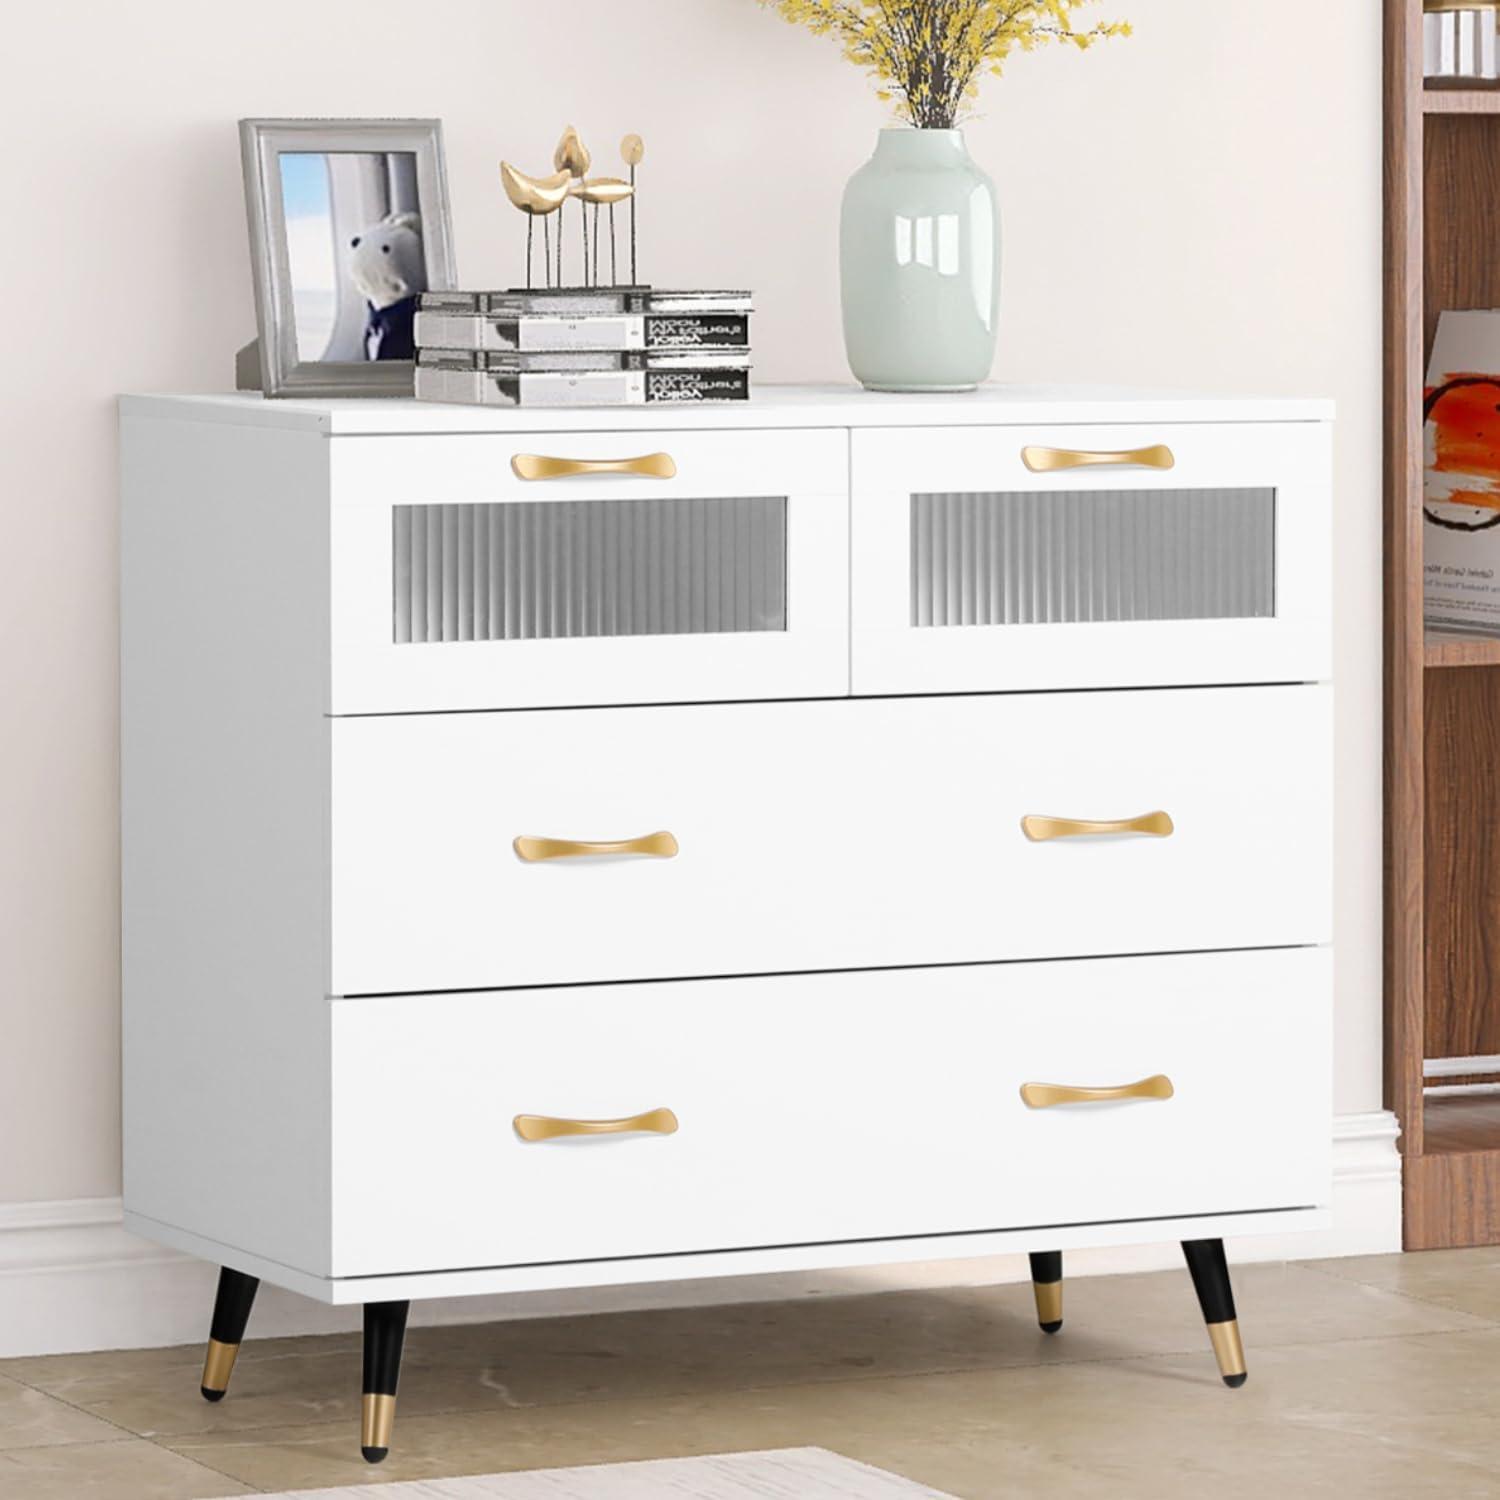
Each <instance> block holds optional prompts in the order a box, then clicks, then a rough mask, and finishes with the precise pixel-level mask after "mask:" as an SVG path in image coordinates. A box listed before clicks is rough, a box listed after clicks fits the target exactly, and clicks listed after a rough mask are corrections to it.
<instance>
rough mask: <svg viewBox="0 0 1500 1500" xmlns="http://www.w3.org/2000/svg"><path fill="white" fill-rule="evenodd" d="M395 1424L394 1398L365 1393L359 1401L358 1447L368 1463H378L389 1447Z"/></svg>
mask: <svg viewBox="0 0 1500 1500" xmlns="http://www.w3.org/2000/svg"><path fill="white" fill-rule="evenodd" d="M395 1426H396V1398H395V1397H394V1396H371V1395H367V1396H366V1397H365V1398H364V1400H363V1401H362V1402H361V1403H360V1423H359V1449H360V1452H361V1453H363V1454H364V1456H365V1459H366V1461H367V1462H368V1463H372V1464H378V1463H379V1462H380V1460H381V1459H383V1458H384V1457H385V1456H386V1454H387V1453H389V1452H390V1449H391V1432H392V1431H393V1429H394V1428H395Z"/></svg>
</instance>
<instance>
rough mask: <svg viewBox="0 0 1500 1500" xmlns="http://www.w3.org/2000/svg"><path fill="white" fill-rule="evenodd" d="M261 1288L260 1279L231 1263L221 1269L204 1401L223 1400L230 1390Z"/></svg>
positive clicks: (206, 1368)
mask: <svg viewBox="0 0 1500 1500" xmlns="http://www.w3.org/2000/svg"><path fill="white" fill-rule="evenodd" d="M259 1289H260V1281H259V1279H258V1278H256V1277H254V1276H245V1275H243V1274H242V1273H240V1272H239V1271H231V1270H230V1269H229V1267H228V1266H225V1267H224V1268H223V1269H222V1270H221V1271H220V1272H219V1290H218V1294H217V1295H216V1296H215V1297H214V1320H213V1322H212V1323H211V1324H210V1325H209V1330H208V1354H207V1355H206V1356H205V1358H204V1361H203V1383H202V1385H201V1386H199V1389H200V1390H201V1391H202V1392H203V1399H204V1400H205V1401H222V1400H223V1399H224V1392H225V1391H227V1390H228V1389H229V1376H230V1374H231V1372H232V1371H233V1370H234V1361H235V1356H236V1355H238V1354H239V1352H240V1344H241V1342H242V1341H243V1340H244V1337H245V1325H246V1324H247V1323H248V1322H249V1321H250V1309H251V1308H252V1307H253V1306H254V1305H255V1294H256V1292H257V1291H258V1290H259Z"/></svg>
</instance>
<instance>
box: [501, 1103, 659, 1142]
mask: <svg viewBox="0 0 1500 1500" xmlns="http://www.w3.org/2000/svg"><path fill="white" fill-rule="evenodd" d="M515 1127H516V1134H517V1135H518V1136H520V1137H521V1139H522V1140H523V1141H550V1140H555V1139H556V1138H557V1137H558V1136H562V1135H630V1134H632V1133H633V1132H637V1131H639V1132H643V1133H645V1134H647V1135H675V1134H676V1133H677V1116H676V1115H674V1114H673V1113H672V1111H671V1110H670V1109H648V1110H647V1111H646V1113H645V1114H643V1115H629V1116H627V1117H626V1118H625V1119H623V1120H560V1119H555V1118H554V1117H553V1116H551V1115H517V1116H516V1118H515Z"/></svg>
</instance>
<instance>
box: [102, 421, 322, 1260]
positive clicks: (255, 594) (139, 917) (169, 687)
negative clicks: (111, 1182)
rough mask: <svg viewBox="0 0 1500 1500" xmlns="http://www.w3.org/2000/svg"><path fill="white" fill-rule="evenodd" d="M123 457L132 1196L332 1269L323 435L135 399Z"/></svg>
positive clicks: (136, 1208) (261, 1250)
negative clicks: (171, 411) (142, 407)
mask: <svg viewBox="0 0 1500 1500" xmlns="http://www.w3.org/2000/svg"><path fill="white" fill-rule="evenodd" d="M121 462H122V486H121V507H122V516H121V533H122V540H121V548H122V552H121V663H120V670H121V822H122V826H121V837H122V849H123V853H122V872H121V873H122V883H123V897H122V903H123V904H122V958H123V971H124V972H123V1067H124V1154H125V1160H124V1181H125V1188H124V1192H125V1203H126V1207H127V1209H128V1210H129V1211H130V1212H131V1213H133V1214H138V1215H143V1216H145V1217H147V1218H149V1219H152V1220H158V1221H161V1222H163V1223H166V1224H170V1225H174V1226H177V1227H179V1228H181V1229H183V1230H187V1231H189V1232H191V1233H193V1234H196V1235H199V1236H202V1237H203V1238H204V1239H206V1240H210V1241H214V1242H216V1243H219V1244H222V1245H225V1246H227V1247H231V1248H238V1249H240V1250H243V1251H246V1252H250V1253H252V1254H254V1255H256V1256H260V1257H264V1258H266V1259H268V1260H272V1261H277V1262H281V1263H284V1264H287V1265H291V1266H295V1267H297V1268H299V1269H301V1270H304V1271H307V1272H311V1273H314V1274H318V1273H322V1272H324V1271H326V1269H327V1264H328V1256H329V1210H328V1199H329V1186H330V1182H329V1178H330V1167H329V1098H328V1090H329V1040H328V1013H327V1004H326V998H325V997H326V994H327V970H328V960H327V943H326V931H327V918H328V877H327V824H328V774H329V751H328V723H327V719H326V718H325V716H324V710H325V706H326V702H327V690H328V573H329V556H328V546H329V544H328V493H327V476H328V453H327V441H326V439H324V438H323V437H321V436H319V435H317V434H313V433H304V432H295V431H286V430H278V429H275V428H265V427H250V426H242V427H241V426H232V425H229V424H222V423H215V424H209V423H203V422H190V421H176V420H164V419H157V418H153V417H145V416H139V415H133V414H132V413H131V412H129V411H127V412H126V414H125V418H124V420H123V422H122V431H121ZM232 1258H233V1257H232V1256H231V1255H228V1254H226V1259H228V1260H231V1261H232Z"/></svg>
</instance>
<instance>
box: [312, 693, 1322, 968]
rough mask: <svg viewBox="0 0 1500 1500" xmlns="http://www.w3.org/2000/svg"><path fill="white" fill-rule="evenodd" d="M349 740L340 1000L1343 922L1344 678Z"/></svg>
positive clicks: (780, 706) (1201, 938)
mask: <svg viewBox="0 0 1500 1500" xmlns="http://www.w3.org/2000/svg"><path fill="white" fill-rule="evenodd" d="M330 733H331V735H332V777H333V784H332V830H331V838H332V894H331V899H332V935H331V960H330V968H331V974H330V992H331V993H333V994H335V995H357V994H379V993H399V992H417V991H430V990H457V989H488V988H496V987H504V986H522V985H539V984H571V983H579V982H587V981H606V980H625V979H646V978H668V977H683V976H711V975H732V974H752V973H779V972H790V971H796V970H812V969H841V968H866V967H870V968H873V967H885V966H896V965H908V964H937V963H964V962H983V961H990V960H1000V959H1022V958H1052V957H1063V956H1077V955H1089V954H1111V953H1150V952H1168V951H1178V950H1187V949H1210V948H1239V947H1265V946H1275V945H1292V944H1312V943H1322V942H1326V941H1328V940H1329V938H1330V925H1331V919H1330V895H1331V893H1330V889H1329V876H1328V870H1329V848H1330V825H1331V812H1330V802H1331V797H1330V786H1329V774H1330V773H1329V766H1330V763H1331V757H1330V746H1329V741H1330V694H1329V691H1328V689H1326V688H1324V687H1318V686H1309V685H1302V686H1291V687H1239V688H1201V689H1174V690H1153V691H1139V692H1114V693H1076V694H1075V693H1063V694H1038V695H1013V696H994V697H989V696H976V697H960V698H918V699H880V700H864V701H860V700H845V701H837V702H820V703H770V704H766V703H762V704H732V705H713V706H708V705H705V706H696V707H680V708H667V707H660V708H643V709H600V710H573V711H557V712H536V713H495V714H446V715H411V716H397V717H389V718H385V717H378V718H363V719H346V720H335V721H332V722H331V723H330ZM1091 825H1099V826H1091ZM656 835H662V836H663V837H653V836H656ZM517 840H520V841H521V843H520V844H519V845H518V844H517ZM596 845H603V846H605V847H604V848H602V849H600V850H599V851H598V852H594V853H590V852H588V851H589V850H590V848H591V847H592V846H596ZM580 849H581V850H582V851H583V852H582V853H579V852H578V851H579V850H580ZM674 850H675V852H672V851H674ZM633 851H643V852H633ZM549 856H555V857H549Z"/></svg>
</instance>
